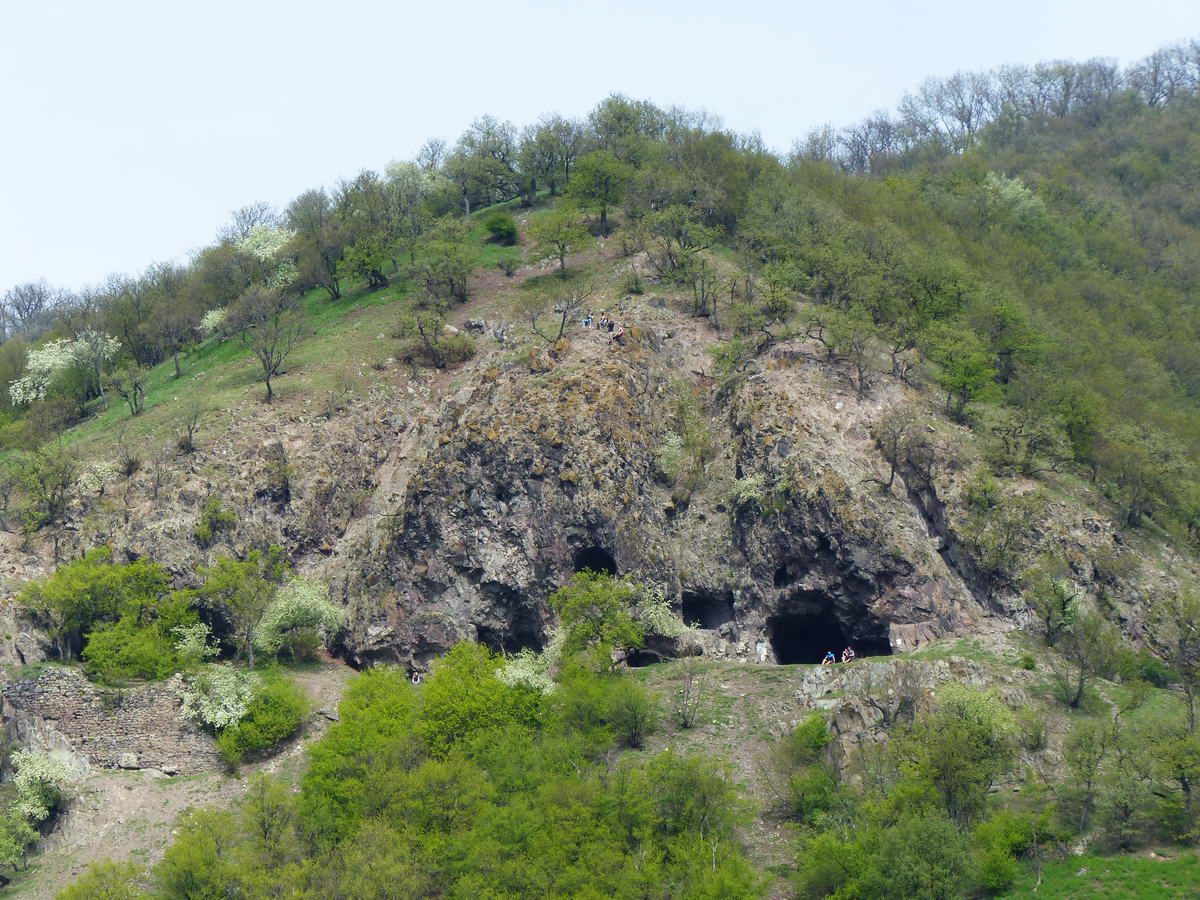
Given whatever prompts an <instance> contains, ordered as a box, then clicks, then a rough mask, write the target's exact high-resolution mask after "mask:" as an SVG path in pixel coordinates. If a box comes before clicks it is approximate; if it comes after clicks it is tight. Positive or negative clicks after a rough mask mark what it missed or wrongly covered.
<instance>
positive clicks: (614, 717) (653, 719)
mask: <svg viewBox="0 0 1200 900" xmlns="http://www.w3.org/2000/svg"><path fill="white" fill-rule="evenodd" d="M609 703H610V704H611V707H610V712H609V718H610V720H611V722H612V724H613V727H614V729H615V730H616V735H617V737H618V738H619V739H620V740H621V742H622V743H624V744H625V745H626V746H627V747H632V748H634V749H635V750H637V749H640V748H641V747H642V746H643V744H644V743H645V741H646V736H647V735H649V734H651V733H652V732H653V731H654V730H655V729H656V728H657V727H658V719H659V708H658V699H657V698H656V697H655V696H654V694H652V693H651V692H650V690H649V689H648V688H647V687H646V686H645V685H643V684H641V683H640V682H637V681H634V680H633V679H632V678H628V677H626V678H620V679H619V680H617V681H616V683H615V684H613V685H612V688H611V690H610V692H609Z"/></svg>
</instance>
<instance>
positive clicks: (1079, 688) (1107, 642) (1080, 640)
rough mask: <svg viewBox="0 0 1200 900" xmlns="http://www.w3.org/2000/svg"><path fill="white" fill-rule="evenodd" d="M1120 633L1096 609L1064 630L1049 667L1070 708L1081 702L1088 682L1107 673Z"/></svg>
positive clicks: (1119, 642) (1110, 670)
mask: <svg viewBox="0 0 1200 900" xmlns="http://www.w3.org/2000/svg"><path fill="white" fill-rule="evenodd" d="M1120 649H1121V637H1120V634H1119V632H1118V631H1117V629H1116V627H1115V626H1113V625H1112V624H1111V623H1110V622H1108V620H1106V619H1105V618H1104V616H1102V615H1100V613H1098V612H1094V611H1093V612H1088V613H1085V614H1083V615H1081V616H1080V617H1079V619H1078V620H1077V621H1076V622H1075V624H1074V625H1073V626H1072V627H1071V628H1069V629H1067V630H1065V631H1064V632H1063V634H1062V637H1061V638H1060V639H1059V641H1058V656H1056V657H1051V661H1050V671H1051V674H1052V676H1053V678H1054V681H1055V683H1056V684H1057V686H1058V689H1059V695H1060V696H1061V698H1062V700H1063V702H1064V703H1066V704H1067V706H1069V707H1070V708H1071V709H1076V708H1078V707H1079V705H1080V703H1082V702H1083V698H1084V693H1085V691H1086V690H1087V686H1088V685H1089V684H1090V683H1091V682H1092V681H1093V680H1095V679H1096V678H1100V677H1103V676H1105V675H1110V674H1111V673H1112V671H1113V669H1114V667H1115V666H1116V663H1117V653H1118V651H1119V650H1120Z"/></svg>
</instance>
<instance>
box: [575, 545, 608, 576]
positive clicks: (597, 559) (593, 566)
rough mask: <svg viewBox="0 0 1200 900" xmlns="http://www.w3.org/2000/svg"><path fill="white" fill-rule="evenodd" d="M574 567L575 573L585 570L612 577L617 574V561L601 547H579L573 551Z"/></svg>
mask: <svg viewBox="0 0 1200 900" xmlns="http://www.w3.org/2000/svg"><path fill="white" fill-rule="evenodd" d="M574 566H575V571H576V572H582V571H584V570H585V569H587V570H589V571H592V572H600V573H601V574H603V575H612V576H614V577H616V576H617V575H618V574H619V573H618V572H617V561H616V560H615V559H613V555H612V554H611V553H609V552H608V551H607V550H605V549H604V548H603V547H580V548H579V549H578V550H576V551H575V563H574Z"/></svg>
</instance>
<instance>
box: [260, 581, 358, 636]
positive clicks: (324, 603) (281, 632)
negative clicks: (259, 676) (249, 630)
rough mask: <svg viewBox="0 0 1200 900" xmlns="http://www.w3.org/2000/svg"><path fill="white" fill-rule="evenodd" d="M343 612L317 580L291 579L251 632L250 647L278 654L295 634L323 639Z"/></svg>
mask: <svg viewBox="0 0 1200 900" xmlns="http://www.w3.org/2000/svg"><path fill="white" fill-rule="evenodd" d="M342 617H343V612H342V610H341V608H340V607H338V606H337V605H335V604H334V603H333V602H332V601H331V600H330V599H329V588H328V587H327V586H326V585H324V584H322V583H321V582H319V581H312V580H310V579H308V578H293V579H292V580H291V581H289V582H288V583H287V584H285V585H284V586H283V587H281V588H280V589H279V591H278V593H276V595H275V599H274V600H272V601H271V604H270V606H268V607H267V611H266V613H265V614H264V615H263V618H262V621H260V622H259V623H258V627H257V628H256V629H255V632H254V646H255V647H257V648H258V649H260V650H262V651H263V652H265V653H278V652H279V651H280V650H281V649H283V648H284V646H285V645H287V644H288V643H289V642H290V640H291V639H293V638H295V637H296V636H297V635H298V634H299V633H302V632H307V633H308V634H311V635H315V636H319V637H323V636H325V635H328V634H329V633H330V632H332V631H336V630H337V628H338V627H339V626H340V625H341V624H342Z"/></svg>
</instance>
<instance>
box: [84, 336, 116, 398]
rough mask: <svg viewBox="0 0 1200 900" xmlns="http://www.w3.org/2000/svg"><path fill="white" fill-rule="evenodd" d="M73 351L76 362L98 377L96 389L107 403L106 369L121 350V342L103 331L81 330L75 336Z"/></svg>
mask: <svg viewBox="0 0 1200 900" xmlns="http://www.w3.org/2000/svg"><path fill="white" fill-rule="evenodd" d="M73 352H74V356H75V360H76V362H78V363H79V364H80V365H82V366H85V367H86V368H87V370H88V371H89V372H91V373H92V377H94V378H95V379H96V390H98V391H99V392H100V397H101V399H103V400H105V403H107V402H108V401H107V398H106V397H105V396H104V369H105V367H106V366H107V365H108V364H109V363H111V362H112V361H113V360H114V359H116V357H117V354H118V353H120V352H121V342H120V341H119V340H117V339H116V338H115V337H113V336H112V335H111V334H105V333H104V332H103V331H81V332H80V333H79V336H78V337H76V338H75V342H74V351H73Z"/></svg>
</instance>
